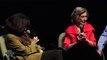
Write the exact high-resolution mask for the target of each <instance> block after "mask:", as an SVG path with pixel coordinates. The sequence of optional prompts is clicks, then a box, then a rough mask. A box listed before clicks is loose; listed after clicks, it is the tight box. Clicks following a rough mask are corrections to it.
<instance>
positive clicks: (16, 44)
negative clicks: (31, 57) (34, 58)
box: [7, 34, 37, 54]
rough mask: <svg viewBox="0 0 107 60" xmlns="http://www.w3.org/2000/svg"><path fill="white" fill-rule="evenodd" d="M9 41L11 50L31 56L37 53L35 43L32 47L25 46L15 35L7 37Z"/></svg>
mask: <svg viewBox="0 0 107 60" xmlns="http://www.w3.org/2000/svg"><path fill="white" fill-rule="evenodd" d="M7 39H8V42H9V43H8V44H9V48H11V49H15V50H16V51H19V52H24V53H25V54H30V53H32V52H36V51H37V50H35V43H34V42H32V43H31V44H30V45H23V44H22V43H21V41H20V40H21V39H20V38H19V37H17V36H14V35H13V34H9V35H7Z"/></svg>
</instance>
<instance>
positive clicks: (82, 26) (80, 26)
mask: <svg viewBox="0 0 107 60" xmlns="http://www.w3.org/2000/svg"><path fill="white" fill-rule="evenodd" d="M79 28H80V32H81V33H82V32H83V28H84V25H82V24H81V25H79Z"/></svg>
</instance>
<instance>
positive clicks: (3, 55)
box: [0, 36, 10, 60]
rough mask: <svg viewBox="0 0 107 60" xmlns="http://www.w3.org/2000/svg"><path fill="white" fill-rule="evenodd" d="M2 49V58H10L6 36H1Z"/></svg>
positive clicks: (3, 59)
mask: <svg viewBox="0 0 107 60" xmlns="http://www.w3.org/2000/svg"><path fill="white" fill-rule="evenodd" d="M0 51H1V56H2V60H10V58H9V56H8V54H7V48H6V44H5V38H4V37H3V36H0Z"/></svg>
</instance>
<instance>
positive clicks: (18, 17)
mask: <svg viewBox="0 0 107 60" xmlns="http://www.w3.org/2000/svg"><path fill="white" fill-rule="evenodd" d="M29 25H30V19H29V18H28V17H27V16H25V15H24V14H22V13H17V14H14V15H12V16H10V17H9V18H8V19H7V20H6V29H7V33H6V35H5V37H6V45H7V49H8V50H12V52H13V55H11V56H10V57H11V60H63V58H62V54H61V51H59V50H52V51H46V52H45V51H43V48H42V47H41V46H40V45H38V44H37V42H38V41H39V39H38V37H37V36H33V37H32V38H31V37H30V36H29V32H30V31H28V30H27V28H28V26H29Z"/></svg>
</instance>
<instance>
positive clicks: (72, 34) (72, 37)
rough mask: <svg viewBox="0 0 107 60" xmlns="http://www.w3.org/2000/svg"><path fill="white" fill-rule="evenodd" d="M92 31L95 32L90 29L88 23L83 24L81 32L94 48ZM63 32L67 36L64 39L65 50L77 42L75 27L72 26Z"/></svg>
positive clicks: (94, 40)
mask: <svg viewBox="0 0 107 60" xmlns="http://www.w3.org/2000/svg"><path fill="white" fill-rule="evenodd" d="M93 31H95V29H94V28H93V27H92V25H90V24H89V23H85V25H84V28H83V32H84V33H85V34H86V38H87V39H88V40H90V41H92V42H93V43H94V45H95V46H96V39H95V36H94V33H93ZM65 32H66V34H67V35H66V36H65V38H64V47H65V48H67V47H69V45H70V44H72V43H74V42H76V40H77V35H78V31H77V27H76V25H75V24H73V25H71V26H69V27H68V28H67V29H66V31H65Z"/></svg>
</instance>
